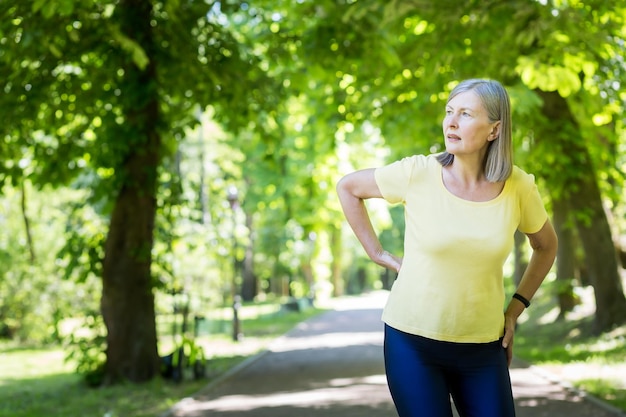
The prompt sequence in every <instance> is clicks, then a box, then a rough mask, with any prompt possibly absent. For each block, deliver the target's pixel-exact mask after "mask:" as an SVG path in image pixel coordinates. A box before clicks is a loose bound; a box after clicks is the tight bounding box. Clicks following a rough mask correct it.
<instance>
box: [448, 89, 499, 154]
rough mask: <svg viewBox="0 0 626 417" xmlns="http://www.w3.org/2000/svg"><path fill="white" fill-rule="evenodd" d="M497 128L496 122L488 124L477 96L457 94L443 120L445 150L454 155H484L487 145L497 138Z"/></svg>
mask: <svg viewBox="0 0 626 417" xmlns="http://www.w3.org/2000/svg"><path fill="white" fill-rule="evenodd" d="M499 127H500V122H499V121H496V122H490V121H489V117H488V116H487V110H486V109H485V107H484V106H483V104H482V102H481V100H480V98H479V97H478V95H477V94H476V93H474V92H473V91H466V92H463V93H459V94H457V95H456V96H454V97H453V98H452V99H451V100H450V101H449V102H448V104H447V105H446V116H445V117H444V119H443V135H444V138H445V143H446V151H448V153H451V154H453V155H468V154H475V153H484V152H486V150H487V145H488V144H489V142H490V141H492V140H494V139H496V138H497V137H498V133H499Z"/></svg>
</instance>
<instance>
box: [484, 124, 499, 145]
mask: <svg viewBox="0 0 626 417" xmlns="http://www.w3.org/2000/svg"><path fill="white" fill-rule="evenodd" d="M500 125H501V123H500V120H498V121H497V122H495V123H494V124H493V127H492V128H491V133H490V134H489V137H488V138H487V140H488V141H492V140H496V139H498V137H500Z"/></svg>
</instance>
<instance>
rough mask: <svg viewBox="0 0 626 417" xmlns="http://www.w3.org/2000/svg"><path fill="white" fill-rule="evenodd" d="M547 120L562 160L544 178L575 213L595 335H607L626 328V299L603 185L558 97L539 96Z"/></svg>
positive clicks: (553, 146)
mask: <svg viewBox="0 0 626 417" xmlns="http://www.w3.org/2000/svg"><path fill="white" fill-rule="evenodd" d="M538 94H539V95H540V97H541V98H542V99H543V109H542V110H543V114H544V115H545V117H546V119H547V121H548V122H547V123H546V126H545V127H544V131H543V132H542V133H543V134H547V135H546V137H545V138H544V139H545V140H547V141H551V142H552V143H550V147H549V148H548V149H551V150H552V152H554V153H555V154H559V153H560V155H558V156H557V157H555V159H554V164H552V165H551V166H550V167H549V169H548V170H546V171H545V176H546V179H547V181H548V183H549V184H550V185H551V186H552V187H553V189H554V191H555V193H557V194H558V193H561V194H562V200H563V202H564V204H566V206H568V207H571V210H572V212H573V215H574V219H575V222H576V228H577V231H578V236H579V237H580V240H581V242H582V245H583V248H584V251H585V263H586V265H587V271H588V273H589V279H590V282H591V284H592V286H593V288H594V293H595V300H596V314H595V320H594V330H595V331H596V332H602V331H606V330H609V329H611V328H612V327H613V326H615V325H617V324H621V323H624V322H626V297H624V290H623V288H622V283H621V278H620V275H619V269H618V264H617V255H616V253H615V247H614V245H613V239H612V236H611V229H610V227H609V223H608V220H607V217H606V213H605V211H604V207H603V205H602V197H601V194H600V189H599V188H598V182H597V181H598V179H597V176H596V172H595V170H594V168H593V164H592V160H591V156H590V154H589V151H588V149H587V147H586V145H585V143H584V139H583V137H582V134H581V131H580V128H579V126H578V124H577V123H576V119H575V118H574V115H573V114H572V113H571V111H570V109H569V107H568V105H567V102H566V100H565V99H564V98H563V97H561V96H560V95H559V94H558V93H557V92H545V91H538Z"/></svg>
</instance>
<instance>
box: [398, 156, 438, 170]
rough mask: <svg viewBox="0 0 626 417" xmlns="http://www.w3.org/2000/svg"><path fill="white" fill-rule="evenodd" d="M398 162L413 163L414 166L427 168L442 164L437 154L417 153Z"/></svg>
mask: <svg viewBox="0 0 626 417" xmlns="http://www.w3.org/2000/svg"><path fill="white" fill-rule="evenodd" d="M397 162H399V163H401V164H403V165H411V166H412V167H413V168H426V167H433V166H437V165H440V164H439V162H438V161H437V154H428V155H425V154H416V155H411V156H406V157H404V158H402V159H400V160H399V161H397Z"/></svg>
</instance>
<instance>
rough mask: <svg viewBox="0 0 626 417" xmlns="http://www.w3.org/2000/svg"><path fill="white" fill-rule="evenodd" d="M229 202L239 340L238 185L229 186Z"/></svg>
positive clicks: (235, 323)
mask: <svg viewBox="0 0 626 417" xmlns="http://www.w3.org/2000/svg"><path fill="white" fill-rule="evenodd" d="M226 198H227V199H228V204H229V205H230V210H231V213H232V223H233V224H232V227H233V232H232V237H233V245H232V247H233V282H232V285H231V291H232V297H233V340H234V341H236V342H238V341H240V340H241V336H242V334H241V324H240V321H239V309H240V308H241V296H240V295H239V292H238V290H237V289H238V285H237V235H236V229H237V208H239V193H238V191H237V187H235V186H234V185H233V186H230V187H228V194H227V197H226Z"/></svg>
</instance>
